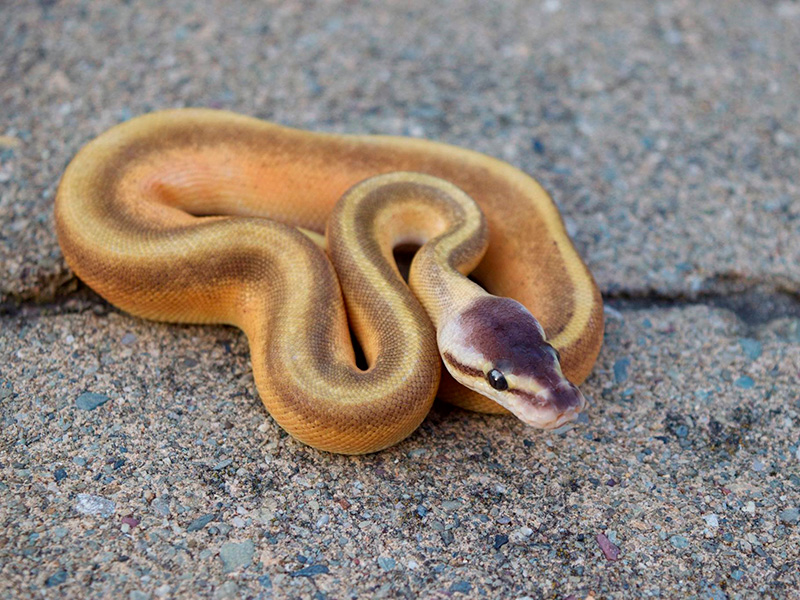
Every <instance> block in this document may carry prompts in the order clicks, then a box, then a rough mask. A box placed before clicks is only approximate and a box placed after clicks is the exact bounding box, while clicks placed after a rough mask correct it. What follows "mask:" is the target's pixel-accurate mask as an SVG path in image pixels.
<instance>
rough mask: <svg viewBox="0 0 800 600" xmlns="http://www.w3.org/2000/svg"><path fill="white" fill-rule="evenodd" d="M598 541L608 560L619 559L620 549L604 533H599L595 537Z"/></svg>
mask: <svg viewBox="0 0 800 600" xmlns="http://www.w3.org/2000/svg"><path fill="white" fill-rule="evenodd" d="M595 539H596V540H597V544H598V545H599V546H600V550H602V551H603V556H605V557H606V560H610V561H615V560H618V559H619V555H620V549H619V546H617V545H616V544H614V543H612V542H611V540H609V539H608V536H606V534H604V533H598V534H597V535H596V536H595Z"/></svg>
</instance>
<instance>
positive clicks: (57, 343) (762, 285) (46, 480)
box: [0, 0, 800, 600]
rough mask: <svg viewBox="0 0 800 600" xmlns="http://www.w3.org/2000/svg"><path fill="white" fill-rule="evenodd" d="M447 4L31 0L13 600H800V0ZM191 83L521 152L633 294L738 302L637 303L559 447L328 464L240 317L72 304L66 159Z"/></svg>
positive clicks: (24, 57)
mask: <svg viewBox="0 0 800 600" xmlns="http://www.w3.org/2000/svg"><path fill="white" fill-rule="evenodd" d="M429 4H431V3H423V2H411V3H409V2H402V3H400V2H397V3H375V4H363V3H356V2H326V3H312V2H302V3H301V2H281V3H271V4H262V3H258V4H255V3H253V4H244V3H241V4H238V5H237V6H236V7H233V8H232V7H231V6H230V5H229V4H223V3H221V2H219V3H214V2H196V3H189V2H186V3H163V5H162V4H161V3H155V2H151V3H111V2H105V1H98V2H84V3H77V2H52V1H46V2H45V1H41V2H38V3H33V2H31V3H29V2H16V3H6V4H5V5H3V7H2V8H0V16H2V18H0V42H1V43H0V419H2V426H0V474H1V475H0V477H1V479H0V598H28V597H44V598H86V597H89V598H102V597H111V598H129V599H130V600H144V599H147V598H151V599H157V598H173V597H174V598H195V597H212V598H239V597H261V598H270V597H275V598H294V597H301V598H331V599H333V598H375V597H386V598H395V597H408V598H412V597H420V598H445V597H452V598H462V597H463V598H472V597H485V598H495V597H503V598H519V599H522V598H526V597H528V598H562V599H566V598H570V597H572V598H576V599H577V598H581V599H583V598H589V597H594V598H598V599H599V598H630V597H664V598H685V597H698V598H714V599H721V598H761V597H767V598H770V597H771V598H800V592H798V588H799V587H800V576H798V570H800V550H799V549H798V548H799V547H800V392H798V387H799V386H798V379H799V378H800V310H798V303H797V298H796V297H794V296H792V295H791V293H789V294H784V296H781V297H780V298H778V296H776V295H775V292H776V290H783V291H784V292H794V293H797V292H798V291H800V271H798V267H797V264H798V260H799V259H800V235H798V234H800V201H798V197H799V195H798V193H799V192H800V190H799V189H798V187H800V176H798V173H800V169H799V168H798V167H800V121H798V118H797V115H798V114H799V112H800V110H799V109H800V73H799V72H798V71H800V63H799V62H798V61H797V58H796V56H797V51H796V50H797V48H798V47H800V5H798V4H797V2H792V1H789V0H777V1H769V2H766V1H765V2H743V1H742V2H725V3H724V4H723V3H718V2H710V1H703V2H683V1H674V2H659V3H650V2H645V1H644V0H636V1H634V0H629V1H626V2H610V1H608V2H593V3H581V2H577V1H575V2H572V1H567V0H542V1H541V2H505V3H502V5H500V4H498V3H483V2H440V3H433V4H432V5H430V6H429ZM188 105H193V106H198V105H202V106H214V107H220V108H228V109H232V110H238V111H240V112H245V113H249V114H254V115H257V116H260V117H264V118H268V119H272V120H276V121H279V122H282V123H285V124H289V125H294V126H298V127H305V128H311V129H317V130H328V131H341V132H345V131H351V132H355V131H358V132H376V133H377V132H380V133H395V134H410V135H420V136H427V137H431V138H435V139H440V140H444V141H448V142H451V143H456V144H460V145H464V146H468V147H471V148H475V149H478V150H482V151H485V152H487V153H489V154H492V155H495V156H498V157H500V158H504V159H506V160H509V161H510V162H512V163H514V164H517V165H518V166H521V167H522V168H524V169H525V170H527V171H528V172H530V173H532V174H534V175H535V176H536V177H538V178H539V179H540V180H541V181H542V182H543V183H544V184H545V186H546V187H547V188H548V189H549V190H550V191H551V192H552V193H553V195H554V197H555V199H556V200H557V202H558V203H559V205H560V206H561V207H562V209H563V211H564V214H565V216H566V218H567V224H568V226H569V228H570V231H571V232H573V234H574V235H575V238H576V241H577V243H578V245H579V247H580V249H581V251H582V253H583V254H584V256H585V257H586V259H587V261H588V262H589V264H590V266H591V267H592V269H593V271H594V272H595V274H596V276H597V278H598V281H599V282H600V285H601V287H602V289H603V290H604V292H605V293H606V294H607V296H610V297H614V296H617V297H625V296H634V297H641V296H643V295H646V294H647V293H649V292H656V293H657V295H658V298H657V299H658V301H659V302H661V303H662V304H663V303H665V302H667V301H670V300H669V299H675V298H681V297H684V296H687V295H689V296H691V295H692V294H697V295H699V297H700V300H702V301H703V302H704V303H706V305H702V304H697V305H689V304H685V303H682V302H674V303H673V304H674V305H673V306H671V307H663V306H662V307H656V306H653V305H650V306H649V307H648V308H644V309H642V306H645V305H646V304H647V302H643V301H641V300H639V301H637V302H634V303H632V304H620V303H618V304H614V305H613V306H611V307H609V309H608V312H607V318H608V331H607V336H606V345H605V347H604V350H603V352H602V354H601V356H600V360H599V362H598V366H597V368H596V370H595V373H594V374H593V376H592V377H591V378H590V379H589V381H588V382H587V383H586V385H585V392H586V393H587V395H588V396H589V397H590V398H591V399H592V405H591V408H590V409H589V411H588V413H587V417H588V420H586V421H585V422H583V423H580V424H579V425H578V426H577V427H576V428H574V429H570V430H568V431H565V432H563V433H561V434H560V435H558V434H557V435H547V434H539V433H536V432H533V431H531V430H528V429H526V428H525V427H524V426H522V425H521V424H520V423H517V422H516V421H514V420H513V419H509V418H500V417H496V418H490V417H486V416H481V415H474V414H469V413H465V412H461V411H458V410H454V409H450V408H448V407H436V408H435V409H434V411H433V412H432V414H431V415H430V417H429V418H428V419H427V420H426V421H425V423H424V424H423V425H422V427H421V428H420V429H419V430H418V431H417V432H416V433H415V434H414V435H413V436H412V437H411V438H409V439H408V440H407V441H405V442H403V443H402V444H400V445H399V446H397V447H396V448H393V449H390V450H388V451H386V452H383V453H381V454H378V455H374V456H368V457H362V458H345V457H337V456H331V455H327V454H322V453H319V452H316V451H314V450H311V449H309V448H306V447H304V446H302V445H300V444H298V443H296V442H295V441H293V440H292V439H291V438H288V437H286V436H285V435H283V434H282V432H281V431H280V430H279V429H278V428H277V427H276V426H275V424H274V423H273V422H272V421H271V420H270V419H269V418H268V417H267V416H266V414H265V412H264V410H263V408H262V407H261V404H260V402H259V401H258V399H257V397H256V396H255V390H254V387H253V383H252V377H251V374H250V370H249V358H248V351H247V347H246V344H245V342H244V339H243V336H241V335H240V334H239V333H238V332H237V331H235V330H233V329H225V328H215V327H211V328H208V327H177V326H169V325H161V324H153V323H148V322H144V321H140V320H137V319H134V318H131V317H128V316H126V315H123V314H120V313H118V312H117V311H115V310H114V309H112V308H110V307H108V306H107V305H106V304H104V303H103V302H102V301H101V300H99V299H98V298H97V297H96V296H94V295H92V294H91V293H89V292H87V291H86V290H79V291H78V293H77V294H74V293H72V292H71V290H72V289H73V288H74V287H75V282H74V281H73V280H72V279H71V275H70V273H69V272H68V271H67V270H66V268H65V267H64V265H63V263H62V261H61V256H60V252H59V251H58V247H57V245H56V241H55V237H54V233H53V227H52V217H51V205H52V200H53V194H54V191H55V187H56V185H57V181H58V178H59V175H60V173H61V171H62V170H63V168H64V166H65V165H66V163H67V161H68V160H69V159H70V158H71V156H72V155H73V154H74V152H75V151H76V150H77V149H78V148H79V147H80V146H81V144H83V143H85V142H86V141H88V140H89V139H90V138H91V137H93V136H94V135H96V134H98V133H100V132H101V131H103V130H104V129H106V128H107V127H109V126H111V125H113V124H114V123H117V122H119V121H121V120H124V119H127V118H130V117H131V116H133V115H136V114H140V113H142V112H146V111H149V110H153V109H157V108H163V107H169V106H188ZM756 289H757V290H758V294H761V295H754V294H753V293H752V292H753V291H754V290H756ZM734 290H743V291H744V292H745V295H744V300H743V301H742V302H739V303H738V304H737V305H736V307H737V310H738V315H739V316H737V313H734V312H730V311H728V310H723V309H720V308H711V307H710V306H708V305H709V304H714V305H717V306H719V305H724V304H725V303H726V299H727V298H728V297H729V292H731V291H734ZM704 293H705V294H706V295H705V296H704V295H703V294H704ZM54 297H56V298H57V301H56V302H55V303H54V304H52V305H50V306H46V307H41V306H38V307H37V306H35V304H34V301H47V300H48V299H52V298H54ZM651 299H652V298H651ZM20 300H22V301H23V304H22V305H21V306H19V307H16V308H15V307H14V305H13V303H14V302H15V301H20ZM778 300H780V301H778ZM773 306H776V307H777V308H774V309H773ZM740 317H742V319H740Z"/></svg>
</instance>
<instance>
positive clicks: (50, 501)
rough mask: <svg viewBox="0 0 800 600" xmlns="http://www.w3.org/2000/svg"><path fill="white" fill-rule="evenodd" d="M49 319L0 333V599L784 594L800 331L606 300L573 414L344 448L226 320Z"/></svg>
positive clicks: (798, 498) (796, 554)
mask: <svg viewBox="0 0 800 600" xmlns="http://www.w3.org/2000/svg"><path fill="white" fill-rule="evenodd" d="M67 310H70V311H75V312H73V313H71V314H70V313H61V314H46V313H43V312H40V311H36V312H33V311H31V312H27V313H25V314H19V315H17V316H16V317H13V318H7V319H5V321H4V328H3V332H2V334H0V364H2V365H3V367H2V371H1V372H0V396H2V401H0V402H1V403H0V417H1V418H2V429H1V430H0V448H1V449H2V455H0V456H2V458H0V463H1V464H0V473H2V483H0V498H1V499H2V502H0V525H1V527H0V532H1V533H0V558H2V560H0V565H1V566H0V573H1V574H2V577H0V597H8V598H12V597H60V598H63V597H115V598H119V597H130V598H136V599H138V598H145V597H148V598H158V597H176V598H196V597H201V596H202V597H212V596H213V597H232V598H236V597H261V598H269V597H276V598H294V597H302V598H318V597H325V598H374V597H386V598H397V597H405V598H412V597H420V598H432V597H447V596H451V597H455V598H458V597H466V598H472V597H489V598H495V597H511V598H523V597H531V598H568V597H574V598H587V597H590V596H591V595H593V596H594V597H596V598H612V597H615V598H631V597H645V596H651V597H665V598H677V597H680V598H687V597H698V598H723V597H729V598H755V597H773V598H796V597H798V596H797V586H798V583H799V582H800V580H798V575H797V573H798V569H797V567H798V560H800V544H799V543H798V542H799V541H800V535H798V531H799V530H800V522H799V521H798V509H800V439H798V426H799V425H800V397H799V396H798V391H797V389H798V388H797V378H798V373H800V344H798V336H799V335H800V333H799V332H800V329H799V326H800V321H798V320H790V319H785V320H781V321H776V322H775V323H773V324H772V325H770V326H769V327H766V328H761V329H759V331H751V330H748V328H747V327H746V326H745V325H744V324H743V323H742V322H741V321H739V320H738V319H737V318H736V317H735V316H734V315H733V314H732V313H730V312H727V311H723V310H713V309H709V308H707V307H703V306H696V307H686V308H680V309H678V308H676V309H657V310H649V311H630V312H626V313H616V312H615V311H614V310H613V309H612V310H611V311H610V312H609V317H610V318H609V327H608V333H607V339H606V347H605V350H604V352H603V353H602V355H601V359H600V362H599V363H598V365H597V369H596V370H595V373H594V374H593V375H592V377H591V378H590V379H589V381H588V382H587V384H586V385H585V386H584V389H585V392H586V393H587V395H588V396H589V397H590V398H591V399H592V406H591V408H590V409H589V411H588V413H587V416H588V422H584V423H579V424H578V426H577V427H575V428H574V429H570V430H568V431H565V432H563V433H561V434H560V435H559V434H556V435H553V434H543V433H538V432H535V431H533V430H530V429H528V428H526V427H525V426H524V425H522V424H521V423H520V422H518V421H517V420H515V419H513V418H511V417H487V416H481V415H476V414H473V413H467V412H462V411H459V410H456V409H448V408H447V407H437V408H436V409H435V410H434V411H433V413H432V414H431V415H430V416H429V418H428V419H427V420H426V421H425V422H424V424H423V425H422V427H421V428H420V429H419V430H418V431H417V432H416V433H414V434H413V435H412V436H411V437H410V438H409V439H408V440H406V441H404V442H402V443H401V444H399V445H398V446H396V447H395V448H392V449H389V450H387V451H385V452H382V453H379V454H377V455H371V456H366V457H357V458H353V457H342V456H333V455H329V454H325V453H321V452H318V451H315V450H312V449H310V448H308V447H306V446H303V445H302V444H300V443H298V442H296V441H294V440H293V439H292V438H290V437H288V436H285V435H284V434H282V432H281V431H280V429H279V428H278V427H277V426H276V425H275V423H274V422H273V421H272V420H271V419H269V418H268V416H267V415H266V412H265V410H264V409H263V407H262V406H261V403H260V401H259V400H258V398H257V396H256V395H255V391H254V386H253V382H252V378H251V375H250V371H249V360H248V350H247V347H246V344H245V341H244V339H243V336H242V335H240V334H239V333H238V332H237V331H235V330H233V329H227V328H219V327H215V328H205V327H177V326H170V325H162V324H152V323H148V322H144V321H141V320H137V319H134V318H131V317H128V316H126V315H121V314H118V313H116V312H115V311H111V312H108V313H106V312H105V309H103V308H102V307H101V306H98V305H85V306H78V305H77V304H75V303H73V304H70V305H68V306H67ZM753 336H755V337H753ZM599 536H605V537H599ZM599 540H602V543H603V544H604V545H605V548H606V550H605V551H604V550H603V549H602V546H601V544H600V541H599ZM606 541H608V542H609V543H610V544H613V547H612V546H610V545H606ZM614 548H617V549H618V550H615V549H614ZM616 552H618V555H617V554H616Z"/></svg>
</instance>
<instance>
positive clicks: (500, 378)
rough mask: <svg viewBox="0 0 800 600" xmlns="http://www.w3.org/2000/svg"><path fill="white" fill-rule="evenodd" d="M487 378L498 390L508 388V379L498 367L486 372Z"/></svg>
mask: <svg viewBox="0 0 800 600" xmlns="http://www.w3.org/2000/svg"><path fill="white" fill-rule="evenodd" d="M486 379H487V380H488V381H489V385H490V386H492V387H493V388H494V389H496V390H498V391H501V392H502V391H503V390H507V389H508V381H506V377H505V375H503V373H501V372H500V371H498V370H497V369H492V370H491V371H489V372H488V373H487V374H486Z"/></svg>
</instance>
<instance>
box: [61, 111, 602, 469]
mask: <svg viewBox="0 0 800 600" xmlns="http://www.w3.org/2000/svg"><path fill="white" fill-rule="evenodd" d="M55 217H56V227H57V232H58V236H59V242H60V244H61V248H62V251H63V253H64V256H65V258H66V260H67V262H68V264H69V265H70V267H71V268H72V269H73V270H74V271H75V273H76V274H77V275H78V276H79V277H80V278H81V279H83V280H84V281H85V282H86V283H87V284H88V285H89V286H90V287H92V288H93V289H95V290H96V291H97V292H98V293H99V294H100V295H102V296H103V297H104V298H106V299H107V300H108V301H110V302H111V303H112V304H114V305H116V306H118V307H120V308H121V309H123V310H125V311H128V312H130V313H132V314H134V315H137V316H140V317H144V318H148V319H155V320H161V321H172V322H191V323H225V324H232V325H235V326H237V327H239V328H241V329H242V330H243V331H244V332H245V333H246V335H247V337H248V339H249V342H250V348H251V353H252V363H253V374H254V378H255V381H256V385H257V387H258V390H259V393H260V395H261V398H262V400H263V402H264V404H265V406H266V408H267V409H268V411H269V412H270V414H271V415H272V416H273V417H274V418H275V420H276V421H277V422H278V423H279V424H280V425H281V426H282V427H284V428H285V429H286V430H287V431H288V432H289V433H291V434H292V435H293V436H295V437H296V438H297V439H299V440H301V441H303V442H305V443H307V444H310V445H312V446H314V447H316V448H320V449H323V450H328V451H332V452H341V453H348V454H357V453H365V452H373V451H376V450H380V449H382V448H385V447H387V446H390V445H392V444H394V443H396V442H398V441H400V440H401V439H403V438H404V437H406V436H407V435H409V434H410V433H411V432H412V431H413V430H414V429H415V428H416V427H417V426H418V425H419V423H420V422H421V421H422V419H423V418H424V417H425V415H426V414H427V412H428V410H429V409H430V406H431V403H432V401H433V398H434V396H435V395H436V394H437V389H438V395H439V396H441V397H443V398H445V399H446V400H448V401H450V402H453V403H455V404H457V405H460V406H462V407H465V408H470V409H473V410H480V411H484V412H505V411H506V410H511V411H512V412H514V413H515V414H516V415H517V416H519V417H520V418H522V419H523V420H524V421H526V422H528V423H530V424H532V425H536V426H539V427H555V426H557V425H559V424H561V423H563V422H566V421H567V420H570V419H572V418H574V417H575V415H576V414H577V413H578V412H579V411H580V410H581V409H582V408H583V405H584V400H583V397H582V396H581V395H580V392H578V391H577V388H575V386H574V385H573V384H576V383H580V382H582V381H583V380H584V379H585V377H586V376H587V375H588V374H589V372H590V370H591V368H592V365H593V364H594V361H595V359H596V357H597V354H598V352H599V349H600V345H601V342H602V334H603V319H602V302H601V299H600V294H599V292H598V290H597V287H596V285H595V283H594V281H593V279H592V277H591V274H590V273H589V271H588V270H587V268H586V267H585V265H584V264H583V262H582V261H581V260H580V258H579V256H578V255H577V253H576V251H575V249H574V247H573V246H572V244H571V242H570V240H569V238H568V236H567V234H566V232H565V231H564V227H563V224H562V222H561V219H560V216H559V214H558V212H557V210H556V208H555V207H554V205H553V203H552V201H551V200H550V198H549V197H548V196H547V194H546V193H545V192H544V191H543V190H542V188H541V187H540V186H539V185H538V184H537V183H536V182H535V181H534V180H533V179H531V178H530V177H528V176H527V175H525V174H523V173H522V172H520V171H518V170H517V169H515V168H513V167H511V166H510V165H508V164H506V163H503V162H500V161H497V160H494V159H491V158H489V157H486V156H484V155H481V154H478V153H474V152H470V151H467V150H463V149H460V148H455V147H452V146H446V145H443V144H437V143H433V142H427V141H421V140H413V139H405V138H395V137H382V136H344V135H326V134H318V133H310V132H305V131H298V130H292V129H288V128H284V127H280V126H277V125H273V124H270V123H266V122H264V121H260V120H257V119H252V118H248V117H244V116H240V115H236V114H232V113H227V112H223V111H211V110H200V109H183V110H175V111H164V112H160V113H153V114H150V115H146V116H143V117H139V118H137V119H133V120H131V121H128V122H126V123H124V124H121V125H118V126H117V127H114V128H112V129H111V130H109V131H107V132H106V133H104V134H102V135H101V136H99V137H98V138H96V139H95V140H93V141H92V142H90V143H89V144H88V145H87V146H85V147H84V148H83V149H82V150H81V151H80V152H79V153H78V155H77V156H76V157H75V159H74V160H73V161H72V162H71V163H70V165H69V167H68V168H67V170H66V172H65V173H64V176H63V178H62V181H61V184H60V186H59V190H58V194H57V198H56V207H55ZM323 232H325V233H326V240H327V242H326V250H327V253H326V252H325V251H324V250H322V249H321V248H320V247H319V243H320V240H321V239H322V238H321V237H320V234H321V233H323ZM407 244H413V245H416V246H419V248H420V249H419V251H418V252H417V253H416V255H415V257H414V259H413V262H412V264H411V269H410V275H409V286H410V288H411V289H410V290H409V287H407V286H406V284H405V283H404V281H403V278H402V276H401V275H400V272H399V270H398V268H397V266H396V264H395V262H394V260H393V250H394V249H395V248H396V247H398V246H400V245H407ZM473 269H475V271H474V273H475V275H476V277H477V279H478V280H479V281H480V282H481V284H482V285H483V286H484V287H485V288H486V289H485V290H484V289H483V288H482V287H479V286H478V285H477V284H475V283H474V282H473V281H471V280H469V279H467V278H466V274H468V273H469V272H470V271H472V270H473ZM487 290H488V292H491V294H496V295H491V294H490V293H487ZM512 299H513V300H512ZM351 330H352V331H353V333H354V335H355V336H356V338H357V339H358V342H359V344H360V346H361V348H362V349H363V352H364V356H365V358H366V361H367V365H368V366H367V368H366V369H361V368H359V367H358V366H357V364H356V359H355V355H354V350H353V345H352V342H351V333H350V332H351ZM545 332H546V333H545ZM437 346H438V350H437ZM556 348H557V350H556ZM439 353H441V356H442V359H443V361H444V365H445V367H446V369H445V370H442V369H441V361H440V359H439V357H438V354H439ZM440 378H441V382H440ZM570 382H571V383H570ZM465 386H466V387H465Z"/></svg>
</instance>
